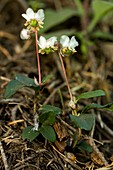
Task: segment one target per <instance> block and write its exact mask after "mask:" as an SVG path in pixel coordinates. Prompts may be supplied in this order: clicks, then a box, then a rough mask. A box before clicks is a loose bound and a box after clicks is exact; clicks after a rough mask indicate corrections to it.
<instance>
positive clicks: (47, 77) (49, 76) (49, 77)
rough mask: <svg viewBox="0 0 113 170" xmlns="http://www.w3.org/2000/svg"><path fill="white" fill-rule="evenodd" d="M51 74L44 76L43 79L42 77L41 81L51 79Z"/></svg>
mask: <svg viewBox="0 0 113 170" xmlns="http://www.w3.org/2000/svg"><path fill="white" fill-rule="evenodd" d="M51 77H52V75H48V76H45V77H44V78H43V79H42V83H46V82H47V81H48V80H49V79H51Z"/></svg>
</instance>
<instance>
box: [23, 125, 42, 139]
mask: <svg viewBox="0 0 113 170" xmlns="http://www.w3.org/2000/svg"><path fill="white" fill-rule="evenodd" d="M39 134H40V132H39V131H36V130H33V126H27V127H26V128H25V129H24V130H23V133H22V139H23V140H25V139H28V140H29V141H32V140H34V139H35V138H36V137H37V136H38V135H39Z"/></svg>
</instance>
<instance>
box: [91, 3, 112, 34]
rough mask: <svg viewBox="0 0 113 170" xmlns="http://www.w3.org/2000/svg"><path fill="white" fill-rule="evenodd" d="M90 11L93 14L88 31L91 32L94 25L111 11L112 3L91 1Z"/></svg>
mask: <svg viewBox="0 0 113 170" xmlns="http://www.w3.org/2000/svg"><path fill="white" fill-rule="evenodd" d="M92 9H93V12H94V18H93V20H92V22H91V23H90V25H89V26H88V31H89V32H90V31H92V30H93V28H94V27H95V25H96V24H97V23H98V22H99V21H100V20H101V19H102V17H104V16H105V15H106V14H107V13H108V12H110V11H112V10H113V2H107V1H103V0H94V1H92Z"/></svg>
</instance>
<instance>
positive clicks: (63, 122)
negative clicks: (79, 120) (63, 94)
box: [57, 116, 78, 133]
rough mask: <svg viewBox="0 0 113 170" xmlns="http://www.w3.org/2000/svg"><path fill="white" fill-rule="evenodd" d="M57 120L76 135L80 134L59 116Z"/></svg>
mask: <svg viewBox="0 0 113 170" xmlns="http://www.w3.org/2000/svg"><path fill="white" fill-rule="evenodd" d="M57 119H58V120H60V122H61V123H62V124H63V125H64V126H66V127H68V128H69V129H70V130H72V131H73V132H74V133H78V131H77V130H76V129H75V128H73V127H72V126H70V125H69V124H68V123H66V122H65V121H64V120H62V119H61V118H60V117H59V116H57Z"/></svg>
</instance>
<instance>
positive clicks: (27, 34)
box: [20, 29, 30, 40]
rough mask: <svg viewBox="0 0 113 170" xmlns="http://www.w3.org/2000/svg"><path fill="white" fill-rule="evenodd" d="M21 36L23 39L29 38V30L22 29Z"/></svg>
mask: <svg viewBox="0 0 113 170" xmlns="http://www.w3.org/2000/svg"><path fill="white" fill-rule="evenodd" d="M20 38H21V39H23V40H27V39H29V38H30V34H29V30H27V29H22V31H21V33H20Z"/></svg>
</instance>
